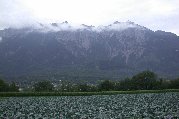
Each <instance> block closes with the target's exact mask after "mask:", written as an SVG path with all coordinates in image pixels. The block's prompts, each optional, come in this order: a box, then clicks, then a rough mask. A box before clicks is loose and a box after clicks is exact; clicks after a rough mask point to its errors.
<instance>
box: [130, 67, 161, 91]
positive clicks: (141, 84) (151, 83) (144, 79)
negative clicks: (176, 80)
mask: <svg viewBox="0 0 179 119" xmlns="http://www.w3.org/2000/svg"><path fill="white" fill-rule="evenodd" d="M132 83H133V84H134V89H137V90H151V89H156V88H157V86H158V85H157V84H158V82H157V75H156V74H155V73H154V72H151V71H143V72H141V73H139V74H137V75H135V76H133V77H132Z"/></svg>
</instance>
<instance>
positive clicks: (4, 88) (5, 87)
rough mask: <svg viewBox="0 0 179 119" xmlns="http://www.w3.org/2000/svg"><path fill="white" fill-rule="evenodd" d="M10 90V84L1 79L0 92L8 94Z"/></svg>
mask: <svg viewBox="0 0 179 119" xmlns="http://www.w3.org/2000/svg"><path fill="white" fill-rule="evenodd" d="M8 90H9V87H8V84H6V83H5V82H4V81H3V80H2V79H0V92H7V91H8Z"/></svg>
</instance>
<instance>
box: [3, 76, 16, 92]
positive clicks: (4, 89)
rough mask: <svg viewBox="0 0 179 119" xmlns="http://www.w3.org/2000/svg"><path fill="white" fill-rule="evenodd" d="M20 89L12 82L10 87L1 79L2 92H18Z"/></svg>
mask: <svg viewBox="0 0 179 119" xmlns="http://www.w3.org/2000/svg"><path fill="white" fill-rule="evenodd" d="M18 91H19V87H18V86H17V85H16V84H15V83H14V82H12V83H11V84H10V85H9V84H8V83H6V82H4V81H3V80H2V79H0V92H18Z"/></svg>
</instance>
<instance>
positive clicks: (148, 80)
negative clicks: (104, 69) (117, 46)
mask: <svg viewBox="0 0 179 119" xmlns="http://www.w3.org/2000/svg"><path fill="white" fill-rule="evenodd" d="M18 89H19V87H18V86H17V85H16V84H15V83H11V84H7V83H5V82H4V81H3V80H0V92H8V91H13V92H14V91H18ZM162 89H179V78H177V79H174V80H164V79H162V78H158V76H157V75H156V74H155V73H154V72H151V71H143V72H141V73H138V74H136V75H134V76H133V77H131V78H125V79H124V80H120V81H112V80H102V81H100V82H98V83H97V84H89V83H82V82H81V83H72V82H69V81H60V82H59V83H58V84H54V83H52V82H50V81H49V80H46V81H39V82H36V83H35V84H33V85H32V87H31V88H30V89H29V90H28V91H34V92H55V91H56V92H97V91H130V90H162Z"/></svg>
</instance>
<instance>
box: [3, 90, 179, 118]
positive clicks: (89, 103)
mask: <svg viewBox="0 0 179 119" xmlns="http://www.w3.org/2000/svg"><path fill="white" fill-rule="evenodd" d="M131 117H132V118H146V119H151V118H156V119H157V118H158V119H163V118H164V119H169V118H179V93H160V94H119V95H96V96H61V97H55V96H52V97H10V98H0V118H13V119H16V118H18V119H27V118H28V119H34V118H35V119H40V118H41V119H49V118H50V119H53V118H54V119H109V118H110V119H120V118H121V119H123V118H131Z"/></svg>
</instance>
